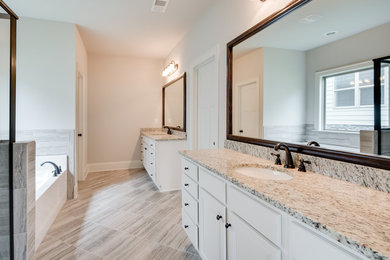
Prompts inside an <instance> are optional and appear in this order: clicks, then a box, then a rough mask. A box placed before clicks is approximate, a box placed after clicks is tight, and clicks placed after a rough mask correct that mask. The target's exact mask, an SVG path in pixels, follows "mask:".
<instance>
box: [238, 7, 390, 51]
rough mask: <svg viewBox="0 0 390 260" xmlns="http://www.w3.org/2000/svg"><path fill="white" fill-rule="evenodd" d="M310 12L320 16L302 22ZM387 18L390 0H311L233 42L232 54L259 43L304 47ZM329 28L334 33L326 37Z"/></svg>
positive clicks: (333, 38)
mask: <svg viewBox="0 0 390 260" xmlns="http://www.w3.org/2000/svg"><path fill="white" fill-rule="evenodd" d="M311 15H314V16H317V17H318V16H320V18H319V19H318V20H317V21H316V22H314V23H303V22H302V19H303V18H305V17H308V16H311ZM388 22H390V0H312V2H309V3H308V4H306V5H305V6H303V7H301V8H299V9H298V10H296V11H294V12H293V13H291V14H289V15H288V16H286V17H284V18H283V19H281V20H279V21H278V22H276V23H274V24H272V25H271V26H269V27H267V28H266V29H264V30H263V31H261V32H259V33H257V34H256V35H254V36H253V37H251V38H249V39H248V40H246V41H244V42H242V43H241V44H239V45H238V46H236V47H235V48H234V55H235V57H238V56H241V55H243V54H245V53H247V52H249V51H251V50H253V49H256V48H259V47H273V48H282V49H292V50H301V51H306V50H310V49H313V48H316V47H319V46H322V45H324V44H328V43H330V42H333V41H336V40H340V39H342V38H345V37H348V36H351V35H354V34H356V33H359V32H362V31H365V30H368V29H370V28H374V27H376V26H379V25H381V24H385V23H388ZM330 31H337V34H335V35H334V36H332V37H326V36H325V35H324V34H325V33H327V32H330ZM389 33H390V32H389Z"/></svg>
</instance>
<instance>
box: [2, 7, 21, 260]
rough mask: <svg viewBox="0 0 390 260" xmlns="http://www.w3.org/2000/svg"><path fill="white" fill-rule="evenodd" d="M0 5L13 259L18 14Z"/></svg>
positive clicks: (12, 252)
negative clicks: (5, 28) (6, 25)
mask: <svg viewBox="0 0 390 260" xmlns="http://www.w3.org/2000/svg"><path fill="white" fill-rule="evenodd" d="M0 6H1V7H2V8H3V9H4V11H6V12H7V13H8V15H9V17H0V18H5V19H10V81H9V83H10V102H9V104H10V107H9V143H8V147H9V154H8V158H9V163H8V165H9V166H8V169H9V213H10V216H9V221H10V223H9V225H10V228H9V231H10V258H11V259H14V235H13V234H14V223H13V219H14V218H13V217H14V216H13V144H14V143H15V135H16V120H15V118H16V21H17V20H18V19H19V18H18V16H17V15H16V14H15V13H14V12H13V11H12V10H11V9H10V8H9V7H8V6H7V5H6V4H5V3H4V2H3V1H2V0H0Z"/></svg>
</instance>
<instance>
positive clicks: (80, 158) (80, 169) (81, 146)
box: [76, 72, 85, 180]
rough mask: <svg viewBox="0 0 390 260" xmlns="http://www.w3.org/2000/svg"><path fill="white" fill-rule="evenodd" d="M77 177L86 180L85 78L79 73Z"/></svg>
mask: <svg viewBox="0 0 390 260" xmlns="http://www.w3.org/2000/svg"><path fill="white" fill-rule="evenodd" d="M76 114H77V126H76V128H77V129H76V134H77V175H78V179H79V180H84V177H85V176H84V151H85V142H84V140H85V138H84V77H83V75H82V74H81V73H79V72H78V73H77V105H76Z"/></svg>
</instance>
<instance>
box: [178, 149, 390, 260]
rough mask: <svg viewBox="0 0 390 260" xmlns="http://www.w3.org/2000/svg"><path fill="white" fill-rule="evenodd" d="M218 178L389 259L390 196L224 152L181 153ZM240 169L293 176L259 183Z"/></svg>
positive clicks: (366, 251)
mask: <svg viewBox="0 0 390 260" xmlns="http://www.w3.org/2000/svg"><path fill="white" fill-rule="evenodd" d="M180 153H181V154H182V155H183V156H185V157H186V158H188V159H190V160H192V161H194V162H196V163H198V164H200V165H202V166H203V167H205V168H207V169H209V170H210V171H212V172H214V173H215V174H217V175H219V176H221V177H222V178H224V179H226V180H228V181H230V182H232V183H234V184H236V185H237V186H239V187H241V188H243V189H245V190H246V191H248V192H249V193H251V194H253V195H255V196H257V197H259V198H260V199H262V200H264V201H266V202H268V203H270V204H271V205H273V206H275V207H277V208H279V209H280V210H282V211H284V212H286V213H288V214H289V215H291V216H293V217H295V218H296V219H298V220H300V221H301V222H304V223H306V224H308V225H310V226H312V227H313V228H315V229H317V230H318V231H320V232H322V233H324V234H326V235H328V236H329V237H331V238H333V239H335V240H337V241H339V242H340V243H342V244H343V245H345V246H347V247H349V248H351V249H353V250H355V251H357V252H360V253H362V254H363V255H365V256H367V257H368V258H371V259H390V194H389V193H386V192H381V191H378V190H374V189H369V188H366V187H362V186H360V185H357V184H353V183H349V182H345V181H341V180H337V179H334V178H330V177H328V176H324V175H321V174H316V173H313V172H306V173H302V172H298V171H297V170H296V169H293V170H287V169H284V168H283V167H282V166H275V165H273V163H272V162H271V161H268V160H264V159H261V158H257V157H254V156H251V155H247V154H243V153H239V152H236V151H233V150H229V149H217V150H198V151H196V150H195V151H182V152H180ZM243 165H260V166H262V167H265V168H274V169H277V170H279V171H284V172H286V173H288V174H289V175H291V176H293V179H291V180H287V181H274V180H261V179H256V178H251V177H246V176H244V175H241V174H238V173H235V172H234V169H235V168H236V167H240V166H243Z"/></svg>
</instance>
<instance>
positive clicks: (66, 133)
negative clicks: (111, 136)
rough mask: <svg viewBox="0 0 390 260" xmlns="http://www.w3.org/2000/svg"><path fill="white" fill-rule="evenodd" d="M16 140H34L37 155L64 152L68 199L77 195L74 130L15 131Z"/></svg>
mask: <svg viewBox="0 0 390 260" xmlns="http://www.w3.org/2000/svg"><path fill="white" fill-rule="evenodd" d="M16 139H17V141H18V142H26V141H35V143H36V154H37V156H46V155H58V154H66V155H68V158H69V165H68V173H69V174H68V175H67V176H68V180H67V182H68V185H67V187H68V191H67V192H68V199H73V198H74V197H76V196H77V181H75V178H74V176H75V175H74V173H75V131H74V130H72V129H38V130H25V131H18V132H17V133H16Z"/></svg>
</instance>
